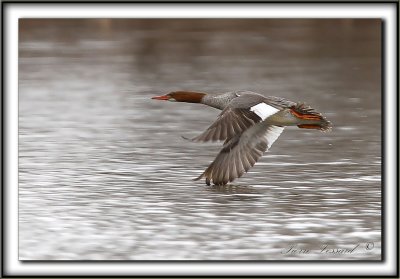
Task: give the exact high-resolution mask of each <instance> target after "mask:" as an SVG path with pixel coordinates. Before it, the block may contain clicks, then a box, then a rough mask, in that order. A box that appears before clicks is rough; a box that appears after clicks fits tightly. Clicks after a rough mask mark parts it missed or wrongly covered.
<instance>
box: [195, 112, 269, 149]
mask: <svg viewBox="0 0 400 279" xmlns="http://www.w3.org/2000/svg"><path fill="white" fill-rule="evenodd" d="M261 120H262V118H261V117H260V116H258V115H257V114H256V113H254V112H253V111H251V110H248V109H235V108H231V107H227V108H226V109H224V110H223V111H222V112H221V114H220V115H219V116H218V118H217V120H216V121H215V122H214V123H213V124H212V125H211V126H210V127H209V128H208V129H207V130H206V131H204V132H203V133H202V134H200V135H199V136H197V137H195V138H193V139H191V140H192V141H203V142H206V141H218V140H227V139H231V138H233V137H234V136H235V135H238V134H239V135H240V134H241V133H243V132H244V131H245V130H247V129H248V128H249V127H251V126H253V125H254V124H256V123H258V122H260V121H261Z"/></svg>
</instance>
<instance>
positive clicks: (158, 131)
mask: <svg viewBox="0 0 400 279" xmlns="http://www.w3.org/2000/svg"><path fill="white" fill-rule="evenodd" d="M20 22H21V23H20V45H19V46H20V58H19V257H20V259H22V260H55V259H57V260H186V259H190V260H305V259H307V260H310V259H321V260H323V259H334V260H347V259H352V260H355V259H363V260H364V259H375V260H376V259H380V258H381V162H382V160H381V87H380V84H381V76H380V75H381V71H380V66H381V65H380V63H381V62H380V36H381V35H380V30H381V29H380V21H379V20H21V21H20ZM177 89H186V90H197V91H207V92H224V91H230V90H239V89H247V90H253V91H257V92H261V93H264V94H265V95H275V96H281V97H285V98H288V99H291V100H293V101H305V102H307V103H309V104H310V105H312V106H313V107H315V108H316V109H317V110H319V111H321V112H323V113H324V114H325V115H326V116H327V118H328V119H329V120H331V121H332V122H333V124H334V129H333V131H332V132H330V133H320V132H318V131H315V130H306V129H298V128H287V129H285V131H284V132H283V134H282V135H281V137H280V138H279V139H278V140H277V142H276V143H275V144H274V145H273V146H272V148H271V150H270V152H268V153H267V154H266V155H265V156H264V157H263V158H262V159H261V160H260V161H259V162H258V163H257V164H256V166H255V167H254V168H252V169H251V170H250V172H249V173H247V174H246V175H244V176H243V177H242V178H240V179H238V180H236V181H234V183H232V184H231V185H228V186H225V187H216V186H206V185H205V184H204V182H203V181H201V182H200V181H196V182H194V181H192V178H195V177H197V176H198V175H199V174H200V173H201V172H202V171H203V170H204V169H205V168H206V167H207V165H208V164H209V163H210V162H211V161H212V160H213V159H214V157H215V155H216V154H217V153H218V151H219V149H220V144H212V143H211V144H198V143H190V142H187V141H185V140H183V139H182V138H181V135H185V136H195V135H197V134H199V133H200V132H202V131H203V130H204V129H205V128H207V127H208V126H209V125H210V124H211V123H212V122H213V121H214V120H215V118H216V116H217V114H218V113H219V112H218V111H217V110H215V109H212V108H208V107H205V106H201V105H197V104H183V103H181V104H180V103H169V102H160V101H154V100H151V99H150V97H152V96H154V95H160V94H163V93H166V92H168V91H172V90H177ZM326 245H329V246H328V247H326V249H325V250H324V251H322V252H321V250H322V249H323V247H324V246H326ZM357 245H359V246H357ZM344 248H346V249H348V250H347V252H346V251H344V250H333V249H344ZM296 249H297V250H296ZM300 249H303V250H302V251H300ZM305 250H309V251H308V252H306V251H305ZM340 251H342V252H340ZM334 252H336V253H334Z"/></svg>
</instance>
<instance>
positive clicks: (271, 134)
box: [264, 125, 284, 149]
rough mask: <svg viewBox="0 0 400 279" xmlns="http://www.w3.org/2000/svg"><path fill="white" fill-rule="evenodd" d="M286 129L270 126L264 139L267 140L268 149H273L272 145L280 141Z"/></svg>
mask: <svg viewBox="0 0 400 279" xmlns="http://www.w3.org/2000/svg"><path fill="white" fill-rule="evenodd" d="M283 129H284V127H279V126H273V125H271V126H268V127H267V132H266V133H265V135H264V137H265V139H266V140H267V145H268V149H269V148H271V146H272V144H273V143H274V142H275V141H276V140H277V139H278V137H279V136H280V135H281V133H282V132H283Z"/></svg>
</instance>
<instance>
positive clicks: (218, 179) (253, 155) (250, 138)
mask: <svg viewBox="0 0 400 279" xmlns="http://www.w3.org/2000/svg"><path fill="white" fill-rule="evenodd" d="M283 129H284V127H281V126H275V125H269V124H266V123H265V122H261V123H258V124H255V125H253V126H252V127H251V128H249V129H247V130H246V131H245V132H244V133H243V134H242V135H236V136H235V137H233V138H232V139H231V140H229V141H228V142H227V143H226V144H225V145H224V147H223V148H222V150H221V151H220V152H219V154H218V155H217V157H216V158H215V160H214V161H213V162H212V163H211V164H210V165H209V166H208V168H207V169H206V170H205V171H204V172H203V173H202V174H201V175H200V176H199V177H198V178H196V179H195V180H199V179H201V178H203V177H205V178H206V183H207V184H208V185H210V182H211V181H212V182H213V183H214V184H215V185H225V184H226V183H228V182H230V181H233V180H234V179H236V178H238V177H241V176H242V175H243V173H245V172H247V171H248V170H249V169H250V168H251V167H252V166H254V164H255V163H256V162H257V161H258V159H259V158H260V157H261V156H262V155H263V154H264V152H265V151H267V150H268V149H269V148H270V147H271V146H272V144H273V143H274V142H275V140H276V139H277V138H278V137H279V135H280V134H281V133H282V131H283Z"/></svg>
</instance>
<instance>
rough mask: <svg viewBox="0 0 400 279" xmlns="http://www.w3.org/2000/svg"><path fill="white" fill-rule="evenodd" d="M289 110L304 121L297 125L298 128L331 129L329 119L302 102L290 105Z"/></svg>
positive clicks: (324, 130)
mask: <svg viewBox="0 0 400 279" xmlns="http://www.w3.org/2000/svg"><path fill="white" fill-rule="evenodd" d="M291 110H292V112H293V114H294V115H295V116H296V117H298V118H299V119H301V120H303V121H304V123H302V124H299V125H297V127H299V128H304V129H317V130H321V131H323V132H327V131H330V130H332V123H331V122H330V121H328V120H327V119H326V118H325V117H324V116H323V115H322V114H321V113H319V112H317V111H315V110H314V109H313V108H311V107H310V106H308V105H306V104H304V103H297V104H296V105H294V106H292V107H291ZM307 122H309V123H307Z"/></svg>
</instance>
